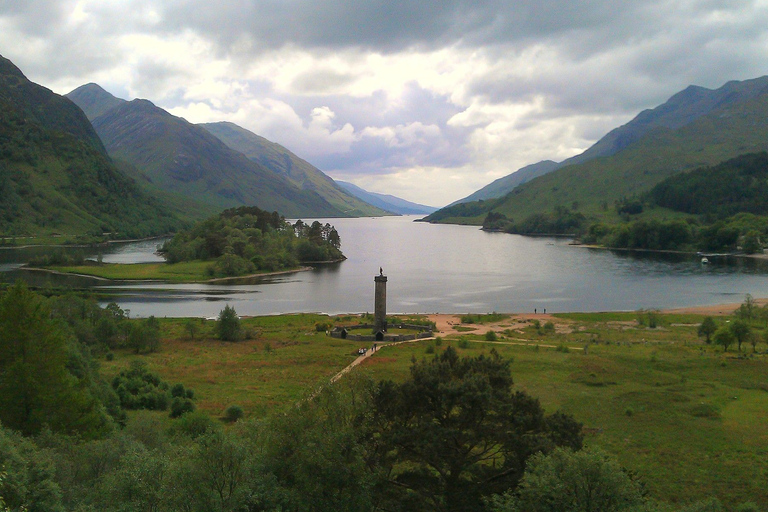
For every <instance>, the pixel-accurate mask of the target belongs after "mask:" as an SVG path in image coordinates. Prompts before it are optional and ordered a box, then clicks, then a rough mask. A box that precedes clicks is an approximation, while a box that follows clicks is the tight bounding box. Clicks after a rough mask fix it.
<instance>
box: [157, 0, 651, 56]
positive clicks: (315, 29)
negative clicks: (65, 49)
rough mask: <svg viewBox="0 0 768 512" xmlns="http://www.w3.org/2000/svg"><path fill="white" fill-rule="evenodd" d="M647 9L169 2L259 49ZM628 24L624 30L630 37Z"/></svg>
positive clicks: (523, 31) (483, 36)
mask: <svg viewBox="0 0 768 512" xmlns="http://www.w3.org/2000/svg"><path fill="white" fill-rule="evenodd" d="M643 5H648V3H645V4H643ZM646 12H648V11H647V10H646V9H644V8H641V7H639V6H635V5H634V3H628V4H626V3H618V2H614V1H612V0H592V1H589V2H573V1H564V0H521V1H516V2H509V1H506V0H485V1H477V0H446V1H440V2H435V1H410V0H393V1H388V2H382V1H374V2H371V1H360V0H332V1H325V2H317V1H313V0H300V1H292V2H269V1H266V0H264V1H261V0H253V1H246V0H240V1H232V2H227V3H225V4H215V3H211V2H207V1H202V0H186V1H182V2H176V3H174V4H172V5H170V6H168V7H166V8H165V9H164V10H163V13H164V25H165V26H166V27H172V28H173V29H175V30H182V29H186V28H194V29H196V30H199V31H201V32H203V33H207V34H210V35H211V36H212V37H213V38H215V39H216V40H218V41H219V42H220V43H221V44H222V45H224V46H229V45H233V44H235V43H237V42H239V41H241V39H242V38H243V37H246V38H248V39H249V40H250V41H252V42H253V44H254V47H255V48H257V49H262V48H264V47H281V46H283V45H286V44H295V45H299V46H302V47H305V48H335V49H338V48H349V47H355V48H363V49H375V50H376V51H384V52H397V51H401V50H403V49H406V48H424V49H430V48H436V47H443V46H446V45H452V44H457V43H464V44H467V45H470V46H475V45H488V44H493V45H495V44H499V43H504V42H511V41H527V40H529V39H530V38H533V37H536V38H541V37H555V36H557V35H560V34H565V33H569V32H572V31H574V30H579V31H586V30H594V29H595V28H599V27H604V28H607V27H609V26H613V27H614V28H615V25H616V21H617V19H621V20H624V21H623V23H626V24H631V23H634V24H640V23H642V21H643V19H644V18H646V17H647V15H646V14H645V13H646ZM651 12H652V11H651ZM641 15H642V16H641ZM621 32H623V31H621ZM621 32H620V33H618V34H617V35H616V37H619V38H620V37H623V36H624V34H623V33H621Z"/></svg>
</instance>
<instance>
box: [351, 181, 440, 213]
mask: <svg viewBox="0 0 768 512" xmlns="http://www.w3.org/2000/svg"><path fill="white" fill-rule="evenodd" d="M337 183H338V184H339V185H340V186H341V187H343V188H344V189H345V190H347V191H348V192H349V193H350V194H354V195H355V196H357V197H359V198H360V199H362V200H363V201H365V202H367V203H369V204H372V205H374V206H377V207H379V208H381V209H382V210H386V211H388V212H391V213H395V214H397V215H426V214H429V213H432V212H434V211H437V208H435V207H432V206H426V205H423V204H419V203H412V202H411V201H406V200H405V199H401V198H399V197H396V196H393V195H389V194H378V193H376V192H368V191H367V190H364V189H362V188H360V187H358V186H357V185H354V184H352V183H347V182H346V181H337Z"/></svg>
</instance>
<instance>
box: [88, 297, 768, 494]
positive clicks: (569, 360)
mask: <svg viewBox="0 0 768 512" xmlns="http://www.w3.org/2000/svg"><path fill="white" fill-rule="evenodd" d="M653 314H654V315H657V316H656V317H655V319H656V321H657V324H656V325H657V327H655V328H650V327H648V322H647V320H648V313H647V312H643V313H604V314H603V313H601V314H569V315H558V316H557V317H549V318H548V320H547V323H549V322H551V323H552V325H551V326H549V327H545V326H544V325H542V322H538V325H537V323H536V322H535V321H532V320H530V319H522V318H516V317H515V316H511V317H508V316H503V317H500V318H494V320H497V321H498V323H496V324H492V326H491V327H492V329H493V330H494V333H495V338H496V341H494V342H489V341H486V339H487V335H482V334H475V333H472V332H457V333H452V334H449V335H446V336H443V337H441V338H437V339H431V340H423V341H418V342H405V343H401V344H397V345H392V346H387V347H383V348H381V349H380V351H378V352H377V353H375V354H374V355H373V356H371V357H369V358H367V359H365V360H364V361H363V363H362V364H361V365H359V366H357V367H356V368H354V369H353V371H352V373H351V375H355V376H357V377H363V378H371V379H375V380H379V379H393V380H396V381H397V380H401V379H404V378H405V377H406V376H407V375H408V372H409V367H410V365H411V364H412V361H413V360H418V359H421V358H431V357H434V355H435V354H439V353H440V351H442V350H444V349H445V347H447V346H449V345H451V346H453V347H454V348H457V350H458V351H459V353H460V354H462V355H478V354H482V353H489V352H490V351H491V350H496V351H498V352H499V353H500V354H501V355H502V356H504V357H507V358H511V359H512V360H513V363H512V375H513V378H514V381H515V386H516V387H517V389H519V390H523V391H526V392H528V393H529V394H531V395H532V396H534V397H537V398H538V399H539V400H540V401H541V403H542V405H543V406H544V408H545V409H546V410H547V411H548V412H554V411H556V410H558V409H560V410H562V411H564V412H566V413H570V414H572V415H573V416H574V417H575V418H576V419H577V420H578V421H580V422H581V423H583V425H584V432H585V444H586V445H587V446H598V447H601V448H603V449H604V450H606V451H607V452H609V453H610V454H612V455H614V456H615V457H617V458H618V460H619V461H620V462H621V464H622V465H624V466H625V467H626V468H628V469H630V470H631V471H633V472H634V473H636V475H637V476H638V477H639V478H640V479H641V480H642V481H643V482H644V483H645V485H646V487H647V489H648V491H649V492H650V494H651V495H652V496H654V497H656V498H657V499H659V500H661V501H663V502H666V503H669V504H678V503H680V504H683V503H690V502H692V501H696V500H699V499H703V498H706V497H709V496H715V497H718V498H719V499H720V500H722V501H723V503H726V504H738V503H742V502H745V501H755V502H757V503H759V504H760V505H761V506H762V507H768V498H767V497H766V496H767V495H766V493H765V488H766V485H768V457H766V455H767V454H768V429H766V425H767V424H768V354H766V350H767V349H768V346H766V344H765V343H764V342H762V341H761V342H760V343H758V344H757V346H756V349H757V352H753V348H752V346H751V345H749V344H745V345H743V346H742V352H741V353H738V352H737V351H736V346H735V345H734V346H732V347H730V350H729V351H728V352H724V351H723V348H722V347H720V346H714V345H707V344H705V343H704V342H703V341H702V340H701V339H699V338H698V336H697V329H698V326H699V324H700V323H701V321H702V319H703V317H702V316H699V315H666V314H660V313H655V312H654V313H653ZM355 319H356V317H349V316H347V317H343V318H339V317H337V318H329V317H327V316H323V315H309V314H302V315H281V316H273V317H258V318H247V319H243V323H244V327H245V329H246V334H247V336H246V337H247V338H248V339H246V340H244V341H241V342H237V343H226V342H221V341H218V340H216V339H215V338H214V336H213V331H212V328H213V324H214V322H211V321H208V322H205V321H201V320H198V319H164V320H161V326H162V342H161V347H160V350H159V351H158V352H156V353H152V354H147V355H135V354H133V353H132V352H130V351H128V350H125V351H117V352H115V354H114V359H113V360H112V361H107V362H105V363H103V364H102V371H103V372H104V373H105V375H106V376H108V377H111V376H112V375H115V374H116V373H117V372H118V371H119V370H120V369H122V368H125V367H127V366H128V365H129V364H130V362H131V361H132V360H133V359H136V358H140V359H143V360H145V361H146V362H147V363H148V365H149V367H150V369H151V370H153V371H155V372H157V373H158V374H160V375H161V376H162V378H163V379H165V380H166V381H168V382H182V383H184V385H185V386H188V387H192V388H194V390H195V393H196V397H197V403H198V407H199V408H201V409H202V410H205V411H206V412H208V413H210V414H211V415H213V416H220V415H221V414H222V413H223V411H224V410H225V408H226V407H228V406H229V405H232V404H236V405H240V406H241V407H243V409H244V410H245V412H246V415H247V416H250V417H260V416H263V415H266V414H268V413H270V412H273V411H275V410H280V408H285V407H290V406H291V405H292V404H294V403H296V402H297V401H299V400H301V399H303V398H305V397H306V396H308V395H309V394H310V393H311V392H312V391H313V390H315V389H317V388H319V387H320V386H323V385H326V384H327V383H328V381H329V379H330V378H331V377H332V376H333V375H335V374H336V373H338V372H339V371H340V370H341V369H343V368H344V367H346V366H347V365H348V364H349V363H351V362H352V361H353V360H354V359H355V358H356V357H357V354H356V352H357V349H358V348H359V347H358V345H360V342H354V341H347V340H339V339H334V338H331V337H330V336H326V334H325V332H324V331H322V332H319V331H318V330H317V328H316V326H317V325H318V324H320V325H321V326H323V325H326V324H334V323H336V324H339V323H343V324H345V325H348V324H349V323H350V322H354V321H355ZM360 320H362V319H360ZM475 320H476V321H477V322H482V320H483V319H482V318H480V319H475ZM726 320H729V318H725V317H722V318H718V319H717V321H718V323H719V324H724V323H725V321H726ZM188 322H197V323H198V324H199V327H198V329H196V331H197V334H196V336H195V338H194V339H193V338H190V337H189V335H188V330H187V329H186V324H187V323H188ZM476 325H482V324H476ZM486 327H487V325H486ZM754 327H755V329H756V330H758V329H759V328H761V327H762V323H759V322H756V323H755V324H754ZM345 378H347V377H345Z"/></svg>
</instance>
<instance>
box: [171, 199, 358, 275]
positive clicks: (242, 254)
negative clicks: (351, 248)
mask: <svg viewBox="0 0 768 512" xmlns="http://www.w3.org/2000/svg"><path fill="white" fill-rule="evenodd" d="M161 253H162V254H163V256H164V257H165V259H166V261H168V263H178V262H181V261H192V260H205V261H208V260H211V261H212V264H211V265H210V266H209V267H208V273H209V274H210V275H211V276H214V277H231V276H239V275H245V274H250V273H254V272H257V271H276V270H283V269H291V268H296V267H297V266H299V264H302V263H310V262H326V261H338V260H341V259H344V255H343V253H342V252H341V238H340V237H339V234H338V232H337V231H336V229H335V228H334V227H333V226H331V225H330V224H327V223H326V224H325V225H323V224H321V223H320V222H319V221H314V222H313V223H312V224H306V223H304V222H302V221H301V220H297V221H296V222H295V223H294V224H291V223H289V222H288V221H286V220H285V218H284V217H282V216H281V215H280V214H278V213H277V212H272V213H269V212H267V211H264V210H261V209H259V208H257V207H255V206H251V207H246V206H241V207H239V208H231V209H229V210H225V211H223V212H222V213H220V214H219V215H217V216H214V217H211V218H209V219H207V220H204V221H202V222H199V223H197V224H195V225H194V226H193V227H192V228H190V229H188V230H184V231H181V232H179V233H177V234H176V235H175V236H174V237H173V238H172V239H171V240H169V241H168V242H166V243H165V245H164V246H163V248H162V249H161Z"/></svg>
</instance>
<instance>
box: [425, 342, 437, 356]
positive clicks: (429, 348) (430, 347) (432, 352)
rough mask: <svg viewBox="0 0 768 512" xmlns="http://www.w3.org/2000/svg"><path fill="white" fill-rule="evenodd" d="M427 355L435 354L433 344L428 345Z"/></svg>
mask: <svg viewBox="0 0 768 512" xmlns="http://www.w3.org/2000/svg"><path fill="white" fill-rule="evenodd" d="M424 352H426V353H427V354H434V353H435V346H434V345H433V344H431V343H430V344H429V345H427V348H426V349H425V350H424Z"/></svg>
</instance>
